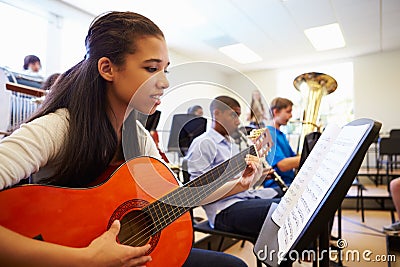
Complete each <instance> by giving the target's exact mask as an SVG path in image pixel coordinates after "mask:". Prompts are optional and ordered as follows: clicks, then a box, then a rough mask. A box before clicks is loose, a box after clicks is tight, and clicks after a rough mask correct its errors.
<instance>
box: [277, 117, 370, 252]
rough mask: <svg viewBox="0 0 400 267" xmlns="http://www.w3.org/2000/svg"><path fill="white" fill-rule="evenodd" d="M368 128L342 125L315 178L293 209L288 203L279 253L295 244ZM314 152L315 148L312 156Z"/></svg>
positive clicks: (366, 126)
mask: <svg viewBox="0 0 400 267" xmlns="http://www.w3.org/2000/svg"><path fill="white" fill-rule="evenodd" d="M368 128H369V125H359V126H352V125H351V126H350V125H348V126H345V127H343V128H342V129H341V131H340V132H339V134H338V136H337V138H336V139H335V140H334V141H333V143H332V145H331V146H330V147H329V150H328V153H326V156H325V157H323V159H322V162H321V163H320V164H319V166H318V167H315V168H316V171H315V173H314V174H313V176H312V179H311V180H310V181H309V182H308V183H306V185H305V189H304V191H303V192H302V194H301V195H300V197H299V198H298V200H297V201H296V202H295V204H294V206H293V207H292V208H290V206H287V207H288V208H290V209H289V210H286V212H287V213H288V215H287V216H286V218H285V220H284V223H283V226H281V228H280V229H279V231H278V244H279V253H280V255H285V254H286V253H287V252H288V250H289V249H290V248H291V247H292V246H293V244H294V242H295V241H296V240H297V238H298V237H299V235H300V233H301V231H302V230H303V229H304V227H305V226H306V224H307V222H308V221H309V219H310V218H311V216H312V215H313V213H314V212H315V211H316V209H317V208H318V206H319V204H320V202H321V201H322V199H323V198H324V196H325V194H326V193H327V192H328V190H329V189H330V187H331V186H332V184H333V183H334V181H335V180H336V178H337V176H338V175H339V173H340V171H341V170H342V169H343V167H344V165H345V164H346V163H347V162H348V160H349V159H350V157H351V155H352V153H353V152H354V150H355V148H356V147H357V145H358V144H359V142H360V140H361V138H362V137H363V136H364V134H365V132H366V131H367V130H368ZM321 137H322V135H321ZM321 137H320V138H321ZM318 143H319V140H318V142H317V144H318ZM314 148H316V147H314ZM313 151H314V149H313V150H312V151H311V153H310V155H311V154H312V152H313ZM307 160H308V158H307ZM296 178H297V177H296ZM290 187H291V186H290ZM291 205H293V203H291ZM279 206H280V204H279V205H278V207H279Z"/></svg>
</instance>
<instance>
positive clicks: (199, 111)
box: [187, 105, 203, 116]
mask: <svg viewBox="0 0 400 267" xmlns="http://www.w3.org/2000/svg"><path fill="white" fill-rule="evenodd" d="M187 114H193V115H196V116H203V108H202V107H201V106H199V105H194V106H191V107H189V108H188V110H187Z"/></svg>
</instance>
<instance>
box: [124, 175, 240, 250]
mask: <svg viewBox="0 0 400 267" xmlns="http://www.w3.org/2000/svg"><path fill="white" fill-rule="evenodd" d="M238 171H240V168H237V170H235V172H238ZM228 174H229V173H227V175H228ZM229 175H232V174H229ZM216 186H217V185H216ZM178 189H179V188H178ZM210 189H211V190H210ZM212 189H213V188H210V187H209V188H208V189H205V190H204V191H206V194H205V195H207V193H208V192H212V191H214V190H212ZM207 190H208V191H207ZM197 194H199V193H197ZM200 194H201V193H200ZM173 195H177V194H176V193H174V194H173ZM196 197H197V196H196V195H195V196H194V199H195V200H196ZM198 199H199V200H202V199H203V198H202V197H201V195H200V196H199V197H198ZM197 201H198V200H197ZM160 203H163V202H161V201H157V202H153V203H152V204H153V206H158V207H160V206H161V205H160ZM152 204H150V205H152ZM150 205H149V206H147V207H145V208H144V209H146V208H149V207H150ZM153 209H154V210H156V209H155V207H154V208H153ZM178 209H179V207H178ZM182 209H184V208H183V207H182ZM149 211H150V210H149ZM160 211H163V209H162V208H161V209H160ZM185 212H186V211H185ZM153 214H154V213H153ZM155 214H156V215H157V216H156V217H157V218H156V219H154V218H153V219H154V224H156V225H157V224H162V219H164V223H166V221H167V219H169V218H171V215H170V214H169V213H168V214H167V216H166V217H165V215H164V217H163V216H162V215H163V214H161V216H158V215H159V214H158V212H157V211H156V212H155ZM176 214H177V213H173V214H172V215H175V216H176ZM182 214H183V213H182ZM138 217H142V218H141V219H140V220H139V222H143V221H144V220H146V219H145V215H144V214H143V213H141V214H139V215H138V216H136V217H134V218H133V219H131V220H130V221H129V222H127V224H129V225H131V222H132V221H134V220H136V219H137V218H138ZM151 217H153V216H151ZM160 217H161V218H160ZM171 222H173V220H172V221H171ZM171 222H170V223H171ZM125 224H126V223H124V225H125ZM168 224H169V223H166V225H165V226H167V225H168ZM163 228H164V227H163ZM163 228H162V229H163ZM153 229H154V227H152V225H149V226H147V227H145V228H143V229H142V230H141V231H140V232H138V233H136V234H135V235H133V236H131V237H129V238H128V239H127V240H125V241H124V243H123V244H128V245H132V244H133V242H131V241H132V240H134V241H136V240H137V239H138V238H139V236H143V235H145V236H147V235H149V237H150V236H151V235H152V234H154V233H153ZM160 230H161V229H160ZM128 242H130V243H128Z"/></svg>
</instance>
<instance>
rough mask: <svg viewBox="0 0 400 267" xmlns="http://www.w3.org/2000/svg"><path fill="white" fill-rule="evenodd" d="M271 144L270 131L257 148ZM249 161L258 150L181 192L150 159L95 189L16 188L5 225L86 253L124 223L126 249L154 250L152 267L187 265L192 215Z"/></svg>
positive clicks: (121, 238)
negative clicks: (118, 223)
mask: <svg viewBox="0 0 400 267" xmlns="http://www.w3.org/2000/svg"><path fill="white" fill-rule="evenodd" d="M268 138H270V136H269V132H268V130H266V131H264V133H263V134H262V135H261V136H260V137H259V138H258V140H257V142H258V143H257V147H260V146H261V147H262V146H263V145H265V143H269V144H270V139H269V140H268ZM260 142H261V145H260ZM264 151H266V149H264ZM246 154H252V155H255V156H256V155H257V154H258V153H257V150H256V145H252V146H250V147H248V148H246V149H245V150H243V151H241V152H240V153H239V154H237V155H235V156H233V157H232V158H231V159H229V160H227V161H225V162H223V163H221V164H220V165H218V166H216V167H215V168H213V169H212V170H210V171H209V172H207V173H204V174H203V175H201V176H200V177H198V178H197V179H195V180H192V181H190V182H189V183H187V184H185V185H184V186H181V187H180V186H179V185H178V183H177V181H176V178H175V176H174V175H173V173H172V172H171V170H170V169H169V168H168V167H167V166H165V165H164V163H162V162H161V161H159V160H157V159H155V158H151V157H139V158H134V159H132V160H129V161H127V162H125V163H124V164H122V165H121V166H120V167H119V168H118V169H117V170H116V171H115V172H114V173H113V174H112V175H111V177H110V178H109V179H108V180H107V181H106V182H104V183H102V184H100V185H97V186H94V187H90V188H79V189H77V188H63V187H57V186H48V185H33V184H31V185H21V186H16V187H13V188H10V189H6V190H3V191H2V192H0V210H1V212H0V225H2V226H4V227H6V228H8V229H10V230H13V231H15V232H17V233H20V234H22V235H24V236H26V237H30V238H34V239H38V240H44V241H47V242H51V243H56V244H60V245H66V246H71V247H86V246H88V245H89V244H90V242H91V241H92V240H93V239H95V238H96V237H98V236H99V235H101V234H102V233H103V232H104V231H106V230H107V229H109V227H110V226H111V224H112V222H113V221H114V220H116V219H118V220H120V221H121V230H120V233H119V234H118V236H117V241H118V242H119V243H122V244H127V245H131V246H141V245H144V244H146V243H149V244H151V248H150V249H149V251H148V252H147V254H149V255H151V256H152V259H153V260H152V261H151V262H149V263H147V266H181V265H182V264H183V263H184V262H185V260H186V258H187V256H188V255H189V252H190V250H191V247H192V242H193V229H192V221H191V217H190V214H189V213H188V211H189V210H190V209H191V208H193V207H196V206H198V205H199V204H200V203H201V201H202V200H203V199H205V198H206V197H207V196H209V195H210V194H211V193H212V192H214V191H215V190H217V189H218V188H219V187H221V186H222V185H223V184H224V183H226V182H227V181H229V180H231V179H232V177H234V175H236V174H237V173H239V172H241V171H243V170H244V169H245V168H246V162H245V160H244V159H245V156H246Z"/></svg>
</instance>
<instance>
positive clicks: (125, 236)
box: [118, 210, 154, 247]
mask: <svg viewBox="0 0 400 267" xmlns="http://www.w3.org/2000/svg"><path fill="white" fill-rule="evenodd" d="M153 229H154V225H153V221H152V219H151V218H150V216H149V215H148V214H147V213H145V212H143V211H141V210H133V211H130V212H128V213H127V214H125V216H124V217H123V218H122V219H121V230H120V232H119V234H118V240H119V242H120V243H121V244H125V245H130V246H134V247H137V246H143V245H145V244H147V243H148V242H149V240H150V238H151V236H152V234H153Z"/></svg>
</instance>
